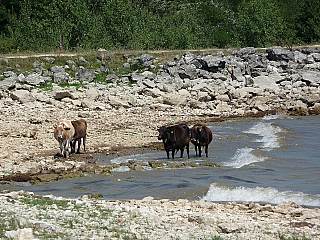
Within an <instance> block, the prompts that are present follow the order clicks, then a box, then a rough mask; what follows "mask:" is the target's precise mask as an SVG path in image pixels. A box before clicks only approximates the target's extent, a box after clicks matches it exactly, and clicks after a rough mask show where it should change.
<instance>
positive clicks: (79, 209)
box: [0, 191, 320, 240]
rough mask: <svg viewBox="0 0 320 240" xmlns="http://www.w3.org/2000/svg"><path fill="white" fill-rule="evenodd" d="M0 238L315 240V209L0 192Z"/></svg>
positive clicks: (318, 228)
mask: <svg viewBox="0 0 320 240" xmlns="http://www.w3.org/2000/svg"><path fill="white" fill-rule="evenodd" d="M0 216H1V223H0V239H1V238H8V239H13V238H14V239H21V240H29V239H30V240H32V239H217V240H222V239H237V240H241V239H268V240H269V239H319V238H320V210H319V209H318V208H317V209H309V208H306V207H301V206H298V205H296V204H295V203H293V202H287V203H286V202H285V203H282V204H280V205H276V206H271V205H269V204H267V205H260V204H258V203H246V202H245V203H235V202H229V203H225V204H221V203H212V202H206V201H188V200H185V199H181V200H178V201H170V200H169V199H161V200H155V199H153V198H152V197H146V198H143V199H142V200H130V201H106V200H99V199H92V198H89V197H88V196H83V197H82V198H80V199H63V198H56V197H53V196H43V197H39V196H36V195H34V194H33V193H31V192H23V191H20V192H10V193H5V192H2V193H0Z"/></svg>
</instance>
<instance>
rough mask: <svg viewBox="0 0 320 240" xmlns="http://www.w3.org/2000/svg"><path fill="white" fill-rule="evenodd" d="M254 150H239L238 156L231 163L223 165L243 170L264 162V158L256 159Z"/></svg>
mask: <svg viewBox="0 0 320 240" xmlns="http://www.w3.org/2000/svg"><path fill="white" fill-rule="evenodd" d="M252 151H253V148H240V149H237V152H236V154H235V155H234V156H233V157H232V158H231V162H225V163H223V165H224V166H227V167H233V168H241V167H243V166H245V165H249V164H251V163H254V162H261V161H264V158H259V157H256V156H255V155H254V154H253V153H252Z"/></svg>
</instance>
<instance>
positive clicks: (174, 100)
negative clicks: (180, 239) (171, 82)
mask: <svg viewBox="0 0 320 240" xmlns="http://www.w3.org/2000/svg"><path fill="white" fill-rule="evenodd" d="M181 93H183V92H180V94H179V93H178V92H171V93H167V94H165V95H164V96H163V103H164V104H167V105H174V106H178V105H185V104H186V103H187V96H188V95H187V94H181Z"/></svg>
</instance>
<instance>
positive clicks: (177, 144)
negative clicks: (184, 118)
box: [158, 124, 190, 159]
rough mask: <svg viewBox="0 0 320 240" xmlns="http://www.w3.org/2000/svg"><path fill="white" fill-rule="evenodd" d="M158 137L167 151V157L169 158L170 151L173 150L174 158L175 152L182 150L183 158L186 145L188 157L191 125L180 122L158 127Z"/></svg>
mask: <svg viewBox="0 0 320 240" xmlns="http://www.w3.org/2000/svg"><path fill="white" fill-rule="evenodd" d="M158 131H159V136H158V139H159V140H162V142H163V145H164V148H165V150H166V152H167V158H168V159H169V152H170V151H172V159H174V154H175V153H176V152H175V151H176V150H177V152H178V151H179V150H180V151H181V156H180V157H181V158H182V157H183V151H184V147H186V148H187V154H188V158H190V156H189V142H190V136H189V127H188V126H187V125H186V124H178V125H175V126H170V127H161V128H160V129H158Z"/></svg>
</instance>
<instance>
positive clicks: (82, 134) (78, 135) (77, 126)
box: [71, 119, 87, 153]
mask: <svg viewBox="0 0 320 240" xmlns="http://www.w3.org/2000/svg"><path fill="white" fill-rule="evenodd" d="M71 123H72V125H73V127H74V130H75V132H74V136H73V140H72V142H71V153H74V152H75V151H76V142H78V150H77V153H80V145H81V139H83V149H84V151H86V137H87V122H86V121H85V120H84V119H79V120H76V121H71Z"/></svg>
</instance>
